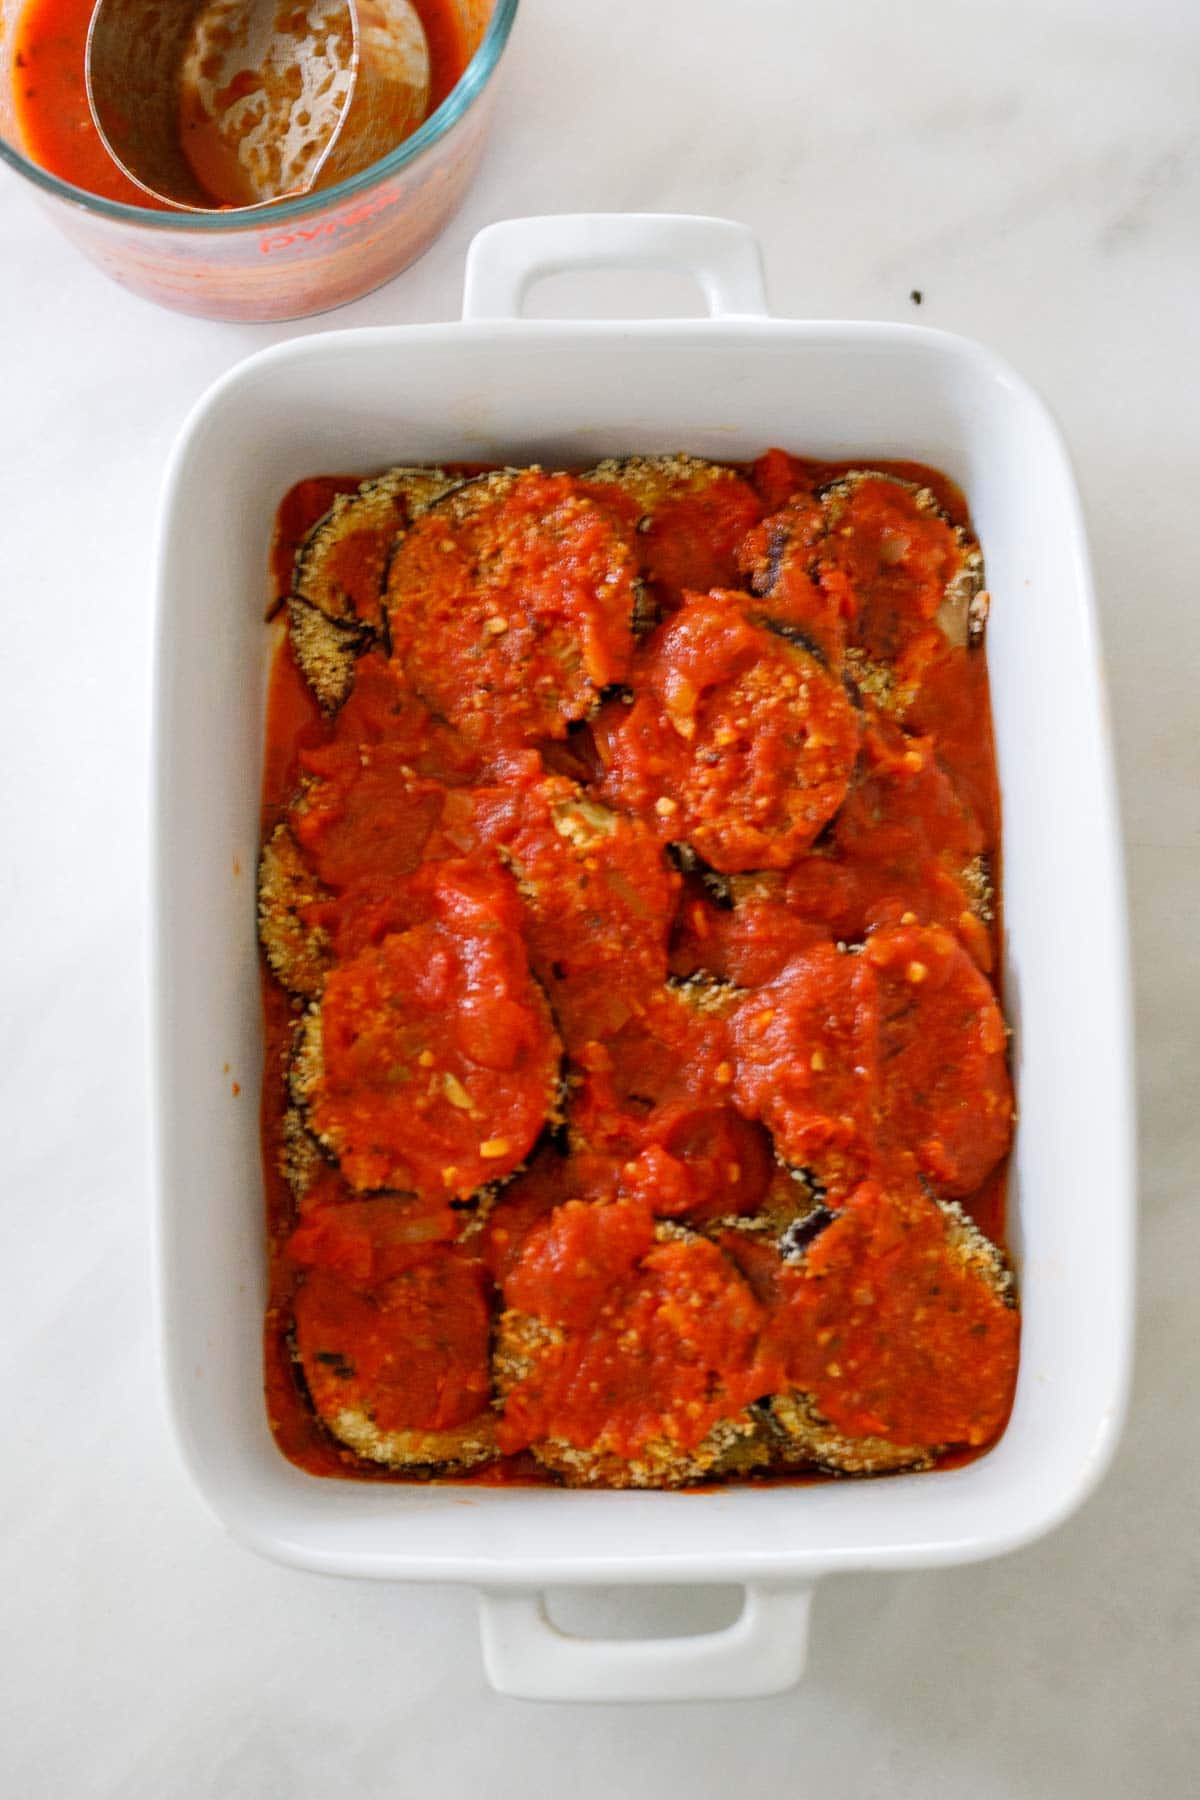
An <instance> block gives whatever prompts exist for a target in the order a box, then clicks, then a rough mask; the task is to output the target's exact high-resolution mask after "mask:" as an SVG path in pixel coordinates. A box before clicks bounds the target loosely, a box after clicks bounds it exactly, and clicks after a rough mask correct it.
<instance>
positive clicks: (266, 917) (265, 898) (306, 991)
mask: <svg viewBox="0 0 1200 1800" xmlns="http://www.w3.org/2000/svg"><path fill="white" fill-rule="evenodd" d="M328 898H329V894H328V893H327V891H326V890H325V888H323V887H322V885H321V883H320V882H319V881H318V880H317V878H316V876H315V875H314V874H313V872H312V870H311V869H310V868H309V866H308V864H307V862H306V861H305V859H304V855H303V852H302V851H301V849H300V846H299V844H297V842H296V840H295V838H294V837H293V836H292V834H291V832H290V831H289V829H288V827H287V825H286V824H283V825H277V826H276V827H275V830H274V831H273V832H272V833H271V835H270V837H269V838H268V839H267V841H266V843H265V844H264V845H263V848H262V855H261V856H260V858H259V863H258V935H259V939H260V941H261V943H262V947H263V949H264V950H265V952H266V956H267V962H268V963H269V964H270V967H271V972H272V974H273V975H274V976H275V977H276V979H277V980H278V981H279V982H280V983H281V985H282V986H283V987H285V988H286V989H287V991H288V992H289V993H290V994H299V995H301V996H302V997H303V998H304V999H306V1000H311V999H314V998H315V997H316V995H317V994H319V993H320V991H321V989H322V987H323V986H324V985H325V977H326V975H327V974H328V972H329V967H330V962H331V960H332V959H331V953H330V948H329V937H328V934H327V932H326V931H325V930H324V928H323V927H322V926H320V925H311V924H308V923H307V922H306V921H305V919H304V911H305V909H306V908H307V907H310V906H313V905H317V904H319V903H320V902H321V901H322V900H327V899H328Z"/></svg>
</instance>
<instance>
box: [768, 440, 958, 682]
mask: <svg viewBox="0 0 1200 1800" xmlns="http://www.w3.org/2000/svg"><path fill="white" fill-rule="evenodd" d="M741 567H742V571H743V573H744V574H745V575H747V576H748V577H749V580H750V585H751V587H752V589H753V591H754V593H755V594H757V595H760V596H761V597H762V600H763V609H764V613H765V614H767V615H769V616H770V617H772V618H773V619H774V620H775V621H776V622H777V623H778V624H779V626H780V628H785V629H786V628H787V627H788V625H789V624H790V625H791V626H794V627H795V628H798V629H800V630H802V631H805V632H808V633H810V634H811V637H812V639H813V641H814V643H815V645H816V646H817V647H818V648H819V649H820V650H821V651H823V652H824V653H825V654H826V655H827V656H828V657H829V659H830V661H831V664H832V665H833V666H839V667H840V666H842V662H843V658H844V666H845V672H846V675H847V678H848V679H849V680H850V681H851V682H853V684H854V686H855V687H856V688H857V689H858V690H859V692H861V693H862V694H864V695H867V696H868V697H870V698H871V699H873V700H874V701H875V702H876V703H877V704H879V705H881V706H884V707H886V708H888V709H890V710H897V711H903V710H904V709H905V707H906V706H907V705H908V703H909V702H910V701H911V699H912V697H913V693H914V692H915V689H916V686H917V685H918V684H919V680H920V674H921V670H922V667H923V666H924V662H925V661H927V660H928V658H929V657H930V655H932V654H934V653H935V652H936V649H937V647H938V645H939V644H941V645H949V646H951V647H954V648H961V647H962V646H964V645H966V644H968V643H977V642H979V641H980V640H981V638H982V634H983V626H984V621H985V619H986V616H987V595H986V594H985V593H984V592H983V557H982V554H981V552H980V549H979V545H978V544H977V543H976V541H975V539H974V538H973V537H972V536H971V534H970V533H969V532H968V531H967V530H966V529H965V527H963V526H961V525H957V524H955V523H954V521H953V520H952V519H951V518H950V517H949V516H948V514H947V513H946V512H945V511H944V509H943V508H942V507H941V505H940V504H939V502H938V501H937V499H936V498H935V496H934V495H933V493H932V492H931V491H930V490H929V489H928V488H923V487H920V486H919V485H918V484H917V483H915V482H911V481H905V480H903V479H902V478H901V477H899V476H896V475H890V474H885V473H883V472H882V471H880V470H872V469H856V470H851V471H849V472H848V473H847V474H845V475H840V476H838V477H837V478H836V479H835V480H834V481H831V482H828V483H826V485H825V486H824V487H822V488H820V489H818V490H817V492H816V494H815V495H814V494H809V493H807V492H803V493H799V494H797V495H796V496H794V498H793V499H792V500H791V501H790V502H789V503H788V505H787V506H785V507H783V508H782V510H781V511H779V512H777V513H773V514H772V515H771V516H770V517H769V518H767V519H764V520H763V522H762V524H761V525H759V526H758V527H757V528H756V529H755V530H754V531H753V532H751V533H750V534H749V535H748V536H747V538H746V540H745V542H744V544H743V546H742V553H741Z"/></svg>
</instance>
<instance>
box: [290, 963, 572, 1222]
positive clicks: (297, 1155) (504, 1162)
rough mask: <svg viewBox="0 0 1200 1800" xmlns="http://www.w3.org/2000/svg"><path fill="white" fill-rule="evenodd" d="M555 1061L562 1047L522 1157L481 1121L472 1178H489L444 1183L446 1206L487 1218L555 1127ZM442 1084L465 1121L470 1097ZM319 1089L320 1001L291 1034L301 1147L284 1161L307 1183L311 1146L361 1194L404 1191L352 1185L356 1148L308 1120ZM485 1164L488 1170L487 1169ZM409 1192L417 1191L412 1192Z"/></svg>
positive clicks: (384, 1184) (549, 1029)
mask: <svg viewBox="0 0 1200 1800" xmlns="http://www.w3.org/2000/svg"><path fill="white" fill-rule="evenodd" d="M530 979H531V982H533V985H534V989H535V992H536V994H537V996H538V1001H539V1007H540V1010H541V1013H542V1015H543V1024H544V1028H545V1032H546V1034H547V1039H548V1042H549V1043H550V1044H551V1045H556V1044H557V1043H558V1039H557V1036H556V1034H555V1033H554V1028H553V1023H552V1019H551V1013H550V1008H549V1005H548V1003H547V1002H546V1000H545V996H544V994H543V993H542V990H541V988H540V986H538V985H537V983H536V982H534V981H533V977H532V976H531V977H530ZM560 1058H561V1046H560V1047H559V1055H558V1056H556V1057H555V1061H554V1067H553V1069H552V1070H551V1071H550V1072H549V1075H548V1079H547V1082H546V1087H545V1093H544V1096H543V1101H542V1105H543V1111H542V1117H541V1123H540V1126H539V1129H538V1131H537V1132H536V1133H535V1134H534V1137H533V1141H532V1142H531V1143H530V1144H529V1146H528V1148H527V1149H526V1150H525V1152H524V1153H523V1154H518V1155H513V1154H511V1153H510V1152H509V1151H508V1150H507V1149H505V1151H504V1152H503V1153H502V1152H501V1150H500V1148H499V1145H500V1143H501V1142H502V1140H499V1139H488V1138H487V1137H485V1136H483V1134H484V1133H486V1131H487V1124H486V1122H482V1123H481V1124H480V1125H479V1127H478V1128H477V1129H474V1131H473V1142H475V1143H476V1144H477V1145H478V1152H479V1154H481V1156H482V1159H483V1160H482V1162H481V1163H480V1165H479V1167H478V1168H477V1170H476V1173H477V1174H482V1173H483V1172H484V1170H485V1169H486V1170H487V1173H488V1175H489V1176H490V1179H486V1180H476V1181H475V1182H474V1185H472V1184H471V1181H470V1179H469V1178H468V1177H467V1176H466V1175H465V1173H463V1172H459V1173H458V1178H457V1180H452V1179H451V1180H445V1187H446V1193H445V1198H446V1199H447V1200H448V1201H449V1203H450V1205H451V1206H456V1207H462V1208H463V1209H473V1210H474V1212H475V1214H476V1219H477V1221H482V1219H483V1218H484V1217H485V1216H486V1211H487V1209H488V1208H489V1207H490V1206H491V1204H492V1202H493V1201H494V1200H495V1198H496V1195H497V1194H498V1193H499V1192H500V1190H501V1189H502V1188H503V1187H505V1186H507V1184H508V1183H509V1182H510V1181H511V1180H513V1179H514V1178H515V1177H516V1176H517V1175H519V1174H521V1173H522V1172H523V1171H524V1169H525V1167H526V1165H527V1162H528V1159H529V1157H530V1156H531V1155H532V1153H533V1150H534V1149H535V1147H536V1145H537V1143H538V1142H539V1141H540V1140H541V1137H542V1134H543V1132H544V1131H545V1129H546V1128H547V1127H551V1128H553V1127H554V1126H556V1125H557V1124H558V1122H559V1120H560V1119H561V1116H562V1102H563V1092H564V1090H563V1080H562V1068H561V1060H560ZM442 1081H443V1083H444V1088H445V1095H446V1098H447V1099H448V1101H449V1103H450V1105H451V1107H452V1108H454V1109H456V1110H457V1109H460V1108H461V1109H462V1111H463V1116H464V1118H466V1117H468V1116H473V1115H470V1114H468V1111H467V1109H468V1108H469V1107H470V1105H471V1101H470V1096H469V1095H468V1094H467V1093H466V1090H465V1089H464V1088H463V1087H462V1084H461V1083H460V1082H458V1081H457V1080H456V1079H455V1078H454V1077H453V1076H449V1075H444V1076H443V1077H442ZM324 1087H325V1050H324V1040H323V1034H322V1020H321V1001H320V1000H319V999H318V1000H316V1001H314V1002H313V1003H312V1005H310V1007H309V1009H308V1011H307V1012H306V1013H305V1014H304V1017H303V1019H302V1020H301V1021H300V1024H299V1027H298V1029H297V1032H296V1037H295V1042H294V1048H293V1051H292V1057H291V1061H290V1063H289V1066H288V1091H289V1094H290V1096H291V1101H292V1108H293V1111H294V1114H295V1119H296V1122H297V1125H298V1127H299V1128H300V1130H302V1132H303V1137H304V1140H305V1144H304V1145H301V1144H300V1140H299V1139H298V1138H297V1139H296V1140H295V1142H294V1144H293V1145H292V1146H291V1147H289V1148H287V1149H285V1157H286V1158H287V1159H288V1160H289V1161H290V1162H291V1164H292V1166H293V1167H294V1168H295V1169H296V1170H297V1172H298V1173H300V1174H301V1176H302V1177H304V1176H307V1179H308V1180H311V1170H312V1166H313V1165H312V1164H311V1163H309V1162H308V1161H307V1160H306V1159H307V1146H311V1149H312V1152H314V1153H315V1155H316V1156H317V1157H319V1158H322V1159H324V1160H325V1161H326V1162H329V1163H333V1164H335V1165H336V1166H337V1167H338V1168H339V1169H341V1171H342V1173H343V1175H345V1176H346V1179H347V1181H348V1182H349V1185H350V1186H351V1187H353V1188H356V1189H357V1191H359V1192H360V1193H374V1192H382V1191H388V1190H391V1189H393V1188H396V1189H397V1190H400V1189H401V1188H403V1189H404V1191H407V1188H406V1187H405V1186H404V1184H402V1183H398V1182H395V1181H391V1180H384V1181H380V1182H377V1183H375V1184H374V1185H372V1184H371V1183H368V1182H362V1181H359V1180H356V1179H355V1177H354V1175H353V1174H352V1173H351V1172H350V1171H349V1170H347V1168H346V1167H345V1157H346V1155H347V1154H348V1153H353V1152H354V1149H355V1146H354V1143H353V1141H352V1140H351V1139H350V1138H349V1137H346V1143H345V1144H342V1143H339V1141H338V1135H341V1136H346V1132H345V1127H344V1126H343V1127H340V1128H339V1134H331V1133H329V1132H326V1133H324V1134H323V1133H322V1132H320V1131H319V1130H318V1129H317V1128H316V1126H315V1124H314V1121H313V1108H314V1106H316V1105H318V1104H319V1103H320V1099H321V1096H322V1093H323V1090H324ZM288 1116H289V1118H291V1116H292V1114H291V1113H289V1115H288ZM464 1161H465V1162H468V1166H470V1165H471V1164H473V1163H474V1162H475V1161H476V1158H475V1157H472V1158H470V1159H467V1158H464ZM489 1164H491V1165H493V1166H492V1167H489ZM285 1166H286V1165H285ZM454 1173H455V1172H454V1171H447V1174H449V1175H453V1174H454ZM294 1186H295V1183H294V1182H293V1187H294ZM414 1191H416V1190H415V1189H414Z"/></svg>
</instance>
